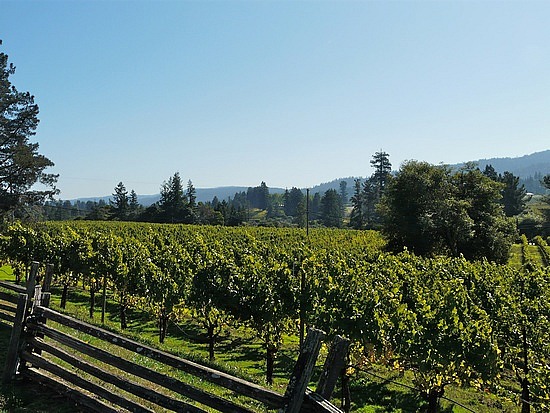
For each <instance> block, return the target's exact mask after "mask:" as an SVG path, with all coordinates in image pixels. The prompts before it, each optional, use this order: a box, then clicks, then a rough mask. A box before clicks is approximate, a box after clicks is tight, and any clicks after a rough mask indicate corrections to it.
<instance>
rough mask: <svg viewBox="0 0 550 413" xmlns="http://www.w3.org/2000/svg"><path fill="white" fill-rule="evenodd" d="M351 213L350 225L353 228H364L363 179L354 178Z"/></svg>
mask: <svg viewBox="0 0 550 413" xmlns="http://www.w3.org/2000/svg"><path fill="white" fill-rule="evenodd" d="M351 205H352V210H351V215H350V218H349V226H350V227H352V228H353V229H362V228H363V225H364V221H363V193H362V191H361V179H359V178H357V179H355V180H354V186H353V196H352V197H351Z"/></svg>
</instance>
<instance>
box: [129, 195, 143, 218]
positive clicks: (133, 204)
mask: <svg viewBox="0 0 550 413" xmlns="http://www.w3.org/2000/svg"><path fill="white" fill-rule="evenodd" d="M142 210H143V207H142V206H141V205H140V203H139V201H138V196H137V194H136V191H134V190H133V189H132V190H131V191H130V199H129V216H128V219H130V220H132V221H137V220H138V219H139V216H140V215H141V212H142Z"/></svg>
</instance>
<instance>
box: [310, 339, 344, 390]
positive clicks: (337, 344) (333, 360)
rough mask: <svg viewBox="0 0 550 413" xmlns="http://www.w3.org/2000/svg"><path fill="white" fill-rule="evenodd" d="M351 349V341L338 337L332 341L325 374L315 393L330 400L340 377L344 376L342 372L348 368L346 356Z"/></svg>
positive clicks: (324, 368)
mask: <svg viewBox="0 0 550 413" xmlns="http://www.w3.org/2000/svg"><path fill="white" fill-rule="evenodd" d="M348 348H349V340H348V339H345V338H343V337H341V336H336V337H335V338H334V340H333V341H332V344H331V346H330V350H329V353H328V355H327V358H326V360H325V365H324V367H323V372H322V373H321V377H320V378H319V383H318V384H317V390H315V392H316V393H317V394H319V395H320V396H322V397H323V398H325V399H326V400H330V398H331V397H332V392H333V391H334V387H335V386H336V381H337V380H338V377H340V375H341V374H342V370H344V369H345V368H346V356H347V353H348Z"/></svg>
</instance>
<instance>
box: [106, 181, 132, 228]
mask: <svg viewBox="0 0 550 413" xmlns="http://www.w3.org/2000/svg"><path fill="white" fill-rule="evenodd" d="M109 202H110V204H111V208H112V211H113V218H115V219H118V220H121V221H123V220H125V219H126V218H127V216H128V210H129V209H130V204H129V198H128V191H127V190H126V187H125V186H124V184H123V183H122V182H119V183H118V185H117V186H116V187H115V192H114V193H113V200H112V201H109Z"/></svg>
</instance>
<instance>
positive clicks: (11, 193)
mask: <svg viewBox="0 0 550 413" xmlns="http://www.w3.org/2000/svg"><path fill="white" fill-rule="evenodd" d="M1 44H2V41H1V40H0V45H1ZM14 73H15V66H14V65H13V63H10V64H9V65H8V56H7V55H6V54H5V53H0V214H2V215H5V214H6V213H7V212H9V211H14V210H16V209H18V208H21V207H24V206H25V205H30V204H34V203H37V202H42V201H43V200H45V199H48V198H52V197H53V195H55V194H57V193H58V192H59V191H58V190H57V188H56V187H55V183H56V182H57V178H58V175H54V174H48V173H45V172H44V170H45V169H46V168H48V167H51V166H53V165H54V163H53V162H52V161H50V160H49V159H48V158H46V157H45V156H44V155H41V154H39V153H38V143H31V142H30V141H29V138H30V137H31V136H34V135H35V134H36V128H37V126H38V122H39V120H38V105H37V104H36V103H35V102H34V96H32V95H31V94H30V93H29V92H19V91H18V90H17V89H16V88H15V86H13V85H12V84H11V81H10V79H9V77H10V76H11V75H13V74H14ZM36 183H39V184H41V185H42V186H44V188H45V189H42V190H39V189H33V186H34V185H35V184H36Z"/></svg>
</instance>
